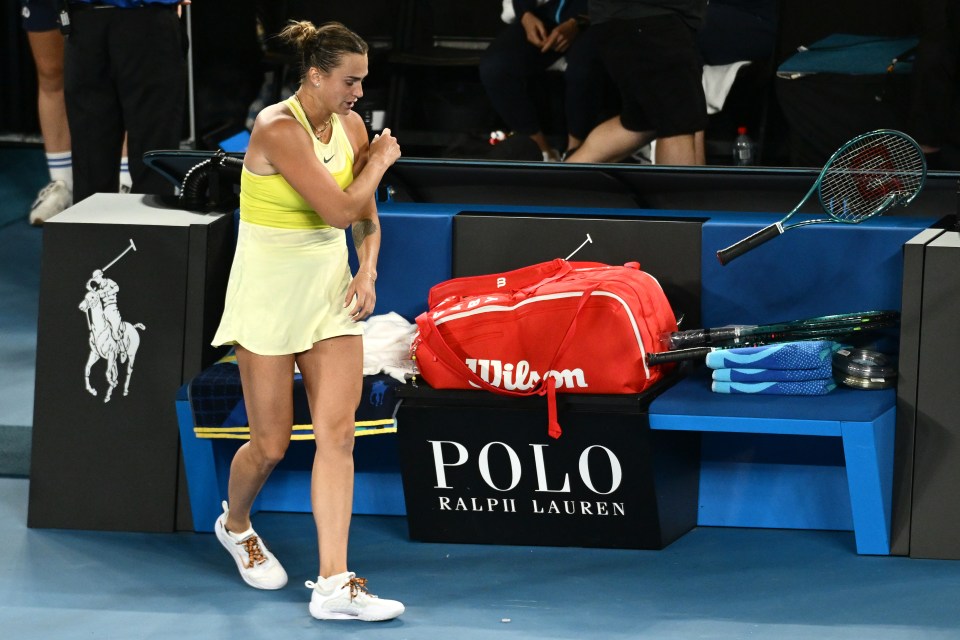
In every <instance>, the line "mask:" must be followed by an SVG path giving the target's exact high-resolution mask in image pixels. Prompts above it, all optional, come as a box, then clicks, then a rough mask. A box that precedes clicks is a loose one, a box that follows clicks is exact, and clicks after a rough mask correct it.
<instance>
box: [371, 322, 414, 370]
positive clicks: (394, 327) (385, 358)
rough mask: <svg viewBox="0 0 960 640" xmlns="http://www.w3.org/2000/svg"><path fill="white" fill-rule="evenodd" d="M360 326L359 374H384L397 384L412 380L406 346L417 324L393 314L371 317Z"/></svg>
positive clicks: (411, 368) (411, 338)
mask: <svg viewBox="0 0 960 640" xmlns="http://www.w3.org/2000/svg"><path fill="white" fill-rule="evenodd" d="M360 324H361V326H362V327H363V375H374V374H377V373H385V374H387V375H389V376H390V377H392V378H395V379H397V380H399V381H400V382H404V381H406V379H408V378H412V377H413V374H414V368H413V360H411V359H410V344H411V343H412V342H413V336H414V334H416V332H417V325H415V324H412V323H410V322H407V320H406V319H405V318H404V317H403V316H401V315H400V314H399V313H396V312H394V311H391V312H390V313H385V314H383V315H377V316H371V317H370V318H369V319H367V320H366V321H364V322H361V323H360Z"/></svg>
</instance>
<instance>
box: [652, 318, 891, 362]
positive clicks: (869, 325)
mask: <svg viewBox="0 0 960 640" xmlns="http://www.w3.org/2000/svg"><path fill="white" fill-rule="evenodd" d="M899 322H900V313H899V312H897V311H862V312H857V313H841V314H836V315H829V316H817V317H814V318H806V319H803V320H790V321H786V322H776V323H772V324H762V325H751V326H731V327H716V328H713V329H691V330H689V331H675V332H673V333H670V334H666V335H664V336H663V338H662V341H663V343H664V344H665V345H666V346H667V348H668V351H661V352H658V353H648V354H647V364H650V365H654V364H663V363H665V362H677V361H680V360H691V359H694V358H701V357H704V356H706V354H708V353H710V352H711V351H716V350H717V349H727V348H730V347H742V346H756V345H761V344H772V343H776V342H792V341H794V340H828V339H839V338H846V337H850V336H852V335H855V334H857V333H860V332H863V331H867V330H871V329H881V328H884V327H892V326H896V325H897V324H899Z"/></svg>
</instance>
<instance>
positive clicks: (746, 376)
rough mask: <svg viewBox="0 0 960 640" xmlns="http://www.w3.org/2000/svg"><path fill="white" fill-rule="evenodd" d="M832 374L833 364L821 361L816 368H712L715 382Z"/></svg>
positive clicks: (819, 377)
mask: <svg viewBox="0 0 960 640" xmlns="http://www.w3.org/2000/svg"><path fill="white" fill-rule="evenodd" d="M832 376H833V365H831V364H830V363H829V362H825V363H823V365H822V366H819V367H817V368H816V369H714V370H713V379H714V380H716V381H717V382H802V381H804V380H823V379H826V378H830V377H832Z"/></svg>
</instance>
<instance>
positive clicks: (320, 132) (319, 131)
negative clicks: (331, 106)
mask: <svg viewBox="0 0 960 640" xmlns="http://www.w3.org/2000/svg"><path fill="white" fill-rule="evenodd" d="M293 97H294V98H296V99H297V104H299V105H300V109H302V110H303V117H304V118H306V119H307V124H309V125H310V128H311V129H313V135H315V136H316V137H317V140H319V139H320V136H321V135H323V132H324V131H326V130H327V127H329V126H330V121H331V120H333V116H332V115H331V116H330V117H329V118H327V121H326V122H324V123H323V126H322V127H320V128H319V129H318V128H317V127H315V126H313V122H311V121H310V116H308V115H307V109H306V107H304V106H303V103H302V102H300V96H299V95H297V94H296V93H294V94H293Z"/></svg>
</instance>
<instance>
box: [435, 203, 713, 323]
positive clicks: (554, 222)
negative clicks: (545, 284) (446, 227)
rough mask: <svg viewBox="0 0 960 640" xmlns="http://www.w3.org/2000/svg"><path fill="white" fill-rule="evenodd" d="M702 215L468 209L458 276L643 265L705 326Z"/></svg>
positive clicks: (461, 227) (461, 221)
mask: <svg viewBox="0 0 960 640" xmlns="http://www.w3.org/2000/svg"><path fill="white" fill-rule="evenodd" d="M703 221H704V219H703V218H665V217H660V218H655V217H628V216H612V215H608V216H604V215H600V214H594V215H587V214H586V212H579V213H578V214H577V215H566V214H546V213H544V214H535V215H531V214H518V213H496V212H482V213H478V212H464V213H461V214H458V215H457V216H456V217H455V218H454V220H453V275H454V276H455V277H460V276H474V275H481V274H487V273H497V272H500V271H509V270H511V269H518V268H520V267H525V266H528V265H531V264H535V263H537V262H544V261H547V260H553V259H554V258H565V257H567V256H570V255H571V254H572V257H571V258H570V259H571V260H574V261H576V260H582V261H587V262H603V263H606V264H615V265H616V264H625V263H627V262H639V263H640V268H641V269H643V270H644V271H646V272H647V273H649V274H650V275H652V276H653V277H655V278H656V279H657V280H658V281H659V282H660V286H661V287H663V291H664V293H666V295H667V299H668V300H669V301H670V305H671V306H672V307H673V310H674V312H675V313H677V314H683V315H684V316H685V320H684V326H687V327H699V326H700V260H701V251H700V233H701V227H702V225H703Z"/></svg>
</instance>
